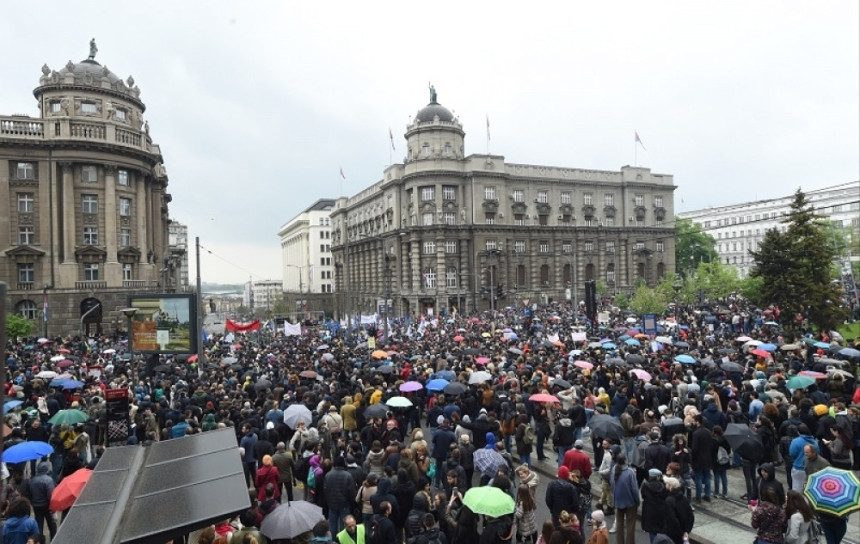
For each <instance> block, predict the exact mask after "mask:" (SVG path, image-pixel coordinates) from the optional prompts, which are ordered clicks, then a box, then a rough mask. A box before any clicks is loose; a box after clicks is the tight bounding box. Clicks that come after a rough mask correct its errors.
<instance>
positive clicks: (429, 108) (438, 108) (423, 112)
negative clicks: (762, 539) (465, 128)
mask: <svg viewBox="0 0 860 544" xmlns="http://www.w3.org/2000/svg"><path fill="white" fill-rule="evenodd" d="M437 115H438V116H439V120H440V121H444V122H447V123H450V122H451V121H453V120H454V114H453V113H451V112H450V111H449V110H448V108H446V107H445V106H443V105H441V104H439V103H438V102H430V103H429V104H427V105H426V106H424V107H423V108H421V109H420V110H418V113H417V114H416V115H415V120H416V121H418V122H421V123H427V122H431V121H433V120H434V119H435V118H436V116H437Z"/></svg>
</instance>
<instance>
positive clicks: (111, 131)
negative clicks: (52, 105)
mask: <svg viewBox="0 0 860 544" xmlns="http://www.w3.org/2000/svg"><path fill="white" fill-rule="evenodd" d="M46 124H48V127H47V132H46V126H45V125H46ZM0 138H3V139H11V140H51V141H62V140H69V141H81V140H85V141H97V142H103V143H109V144H115V145H119V146H123V147H133V148H135V149H140V150H143V151H145V152H147V153H155V154H160V152H161V150H160V149H159V147H158V145H156V144H153V143H152V139H151V138H150V137H149V135H148V134H146V133H144V132H143V131H141V130H134V129H131V128H130V127H126V126H124V125H119V124H117V123H115V122H112V121H103V120H98V119H93V120H89V119H87V120H80V119H72V118H68V117H63V118H55V119H47V120H45V119H35V118H33V119H31V118H28V117H21V116H0Z"/></svg>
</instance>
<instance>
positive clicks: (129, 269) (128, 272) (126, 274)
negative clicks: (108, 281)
mask: <svg viewBox="0 0 860 544" xmlns="http://www.w3.org/2000/svg"><path fill="white" fill-rule="evenodd" d="M122 279H123V281H131V280H133V279H134V266H132V265H131V264H130V263H125V264H124V265H122Z"/></svg>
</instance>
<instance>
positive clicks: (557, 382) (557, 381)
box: [550, 378, 573, 389]
mask: <svg viewBox="0 0 860 544" xmlns="http://www.w3.org/2000/svg"><path fill="white" fill-rule="evenodd" d="M550 385H551V386H552V387H561V388H562V389H570V388H571V387H573V386H572V385H571V384H570V382H569V381H567V380H562V379H561V378H556V379H554V380H553V381H552V383H551V384H550Z"/></svg>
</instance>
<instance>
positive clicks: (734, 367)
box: [720, 362, 744, 372]
mask: <svg viewBox="0 0 860 544" xmlns="http://www.w3.org/2000/svg"><path fill="white" fill-rule="evenodd" d="M720 368H722V369H723V370H725V371H726V372H743V371H744V367H742V366H741V365H739V364H737V363H732V362H728V363H723V364H721V365H720Z"/></svg>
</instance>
